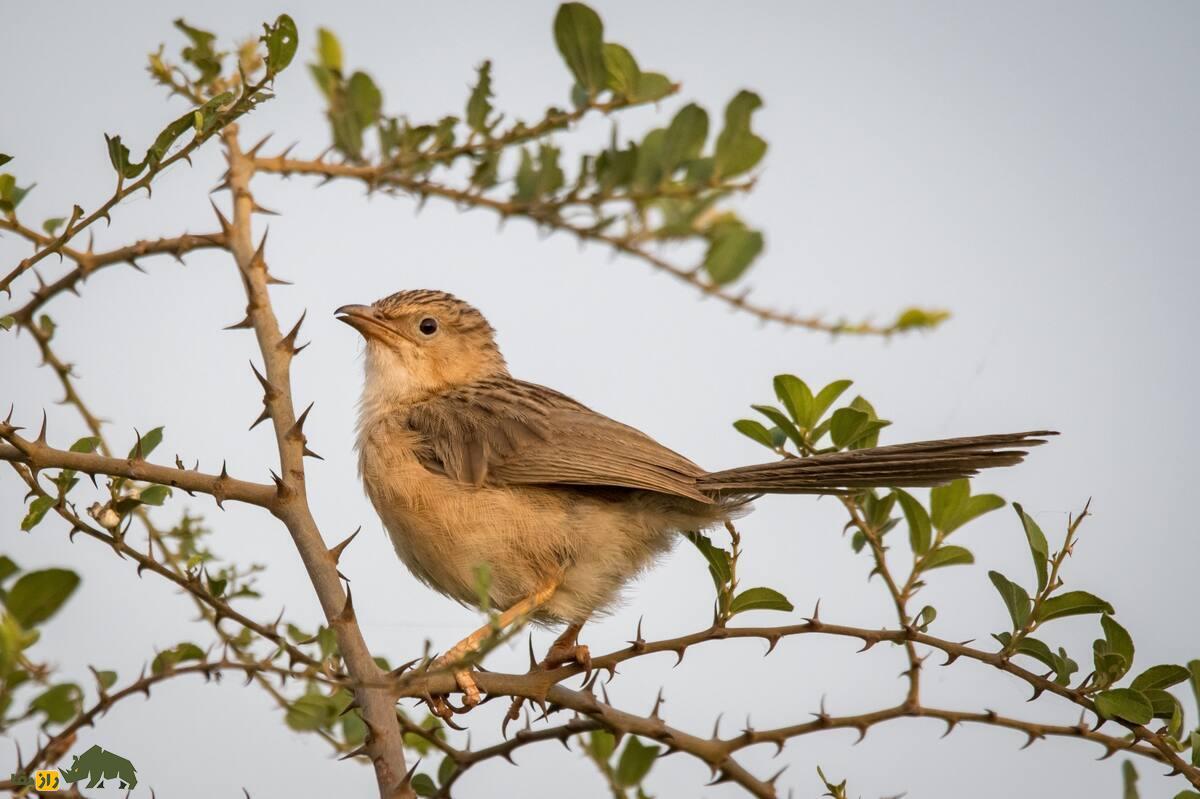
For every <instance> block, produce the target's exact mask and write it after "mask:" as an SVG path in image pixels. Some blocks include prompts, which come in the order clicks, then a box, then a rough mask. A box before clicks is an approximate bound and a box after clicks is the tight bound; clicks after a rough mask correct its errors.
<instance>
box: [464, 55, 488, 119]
mask: <svg viewBox="0 0 1200 799" xmlns="http://www.w3.org/2000/svg"><path fill="white" fill-rule="evenodd" d="M477 73H478V75H479V78H478V80H476V81H475V88H473V89H472V90H471V96H470V97H469V98H468V99H467V117H466V118H467V125H468V127H470V128H471V130H474V131H476V132H478V133H487V132H488V130H490V129H491V127H492V123H491V122H489V117H491V115H492V110H493V109H492V102H491V98H492V62H491V61H484V62H483V63H482V64H480V65H479V69H478V70H477Z"/></svg>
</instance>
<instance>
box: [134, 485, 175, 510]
mask: <svg viewBox="0 0 1200 799" xmlns="http://www.w3.org/2000/svg"><path fill="white" fill-rule="evenodd" d="M169 496H171V489H169V488H167V487H166V486H161V485H152V486H147V487H146V488H143V489H142V491H141V493H140V494H138V499H139V500H141V502H142V504H143V505H156V506H157V505H161V504H163V501H164V500H165V499H166V498H167V497H169Z"/></svg>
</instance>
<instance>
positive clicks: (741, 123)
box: [715, 90, 767, 178]
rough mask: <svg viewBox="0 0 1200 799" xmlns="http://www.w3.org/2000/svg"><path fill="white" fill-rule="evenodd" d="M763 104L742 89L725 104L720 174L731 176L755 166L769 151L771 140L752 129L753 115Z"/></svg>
mask: <svg viewBox="0 0 1200 799" xmlns="http://www.w3.org/2000/svg"><path fill="white" fill-rule="evenodd" d="M761 107H762V99H761V98H760V97H759V96H758V95H757V94H755V93H754V92H750V91H745V90H743V91H740V92H738V93H737V96H736V97H734V98H733V99H732V100H730V101H729V105H727V106H725V128H724V129H723V130H722V131H721V135H720V136H718V137H717V152H716V163H715V166H716V174H717V176H718V177H720V178H730V177H733V176H735V175H740V174H742V173H743V172H747V171H749V170H751V169H753V168H754V167H755V166H756V165H757V164H758V162H759V161H761V160H762V157H763V156H764V155H765V154H766V152H767V143H766V141H764V140H763V139H762V138H760V137H759V136H758V135H756V134H755V133H754V132H753V131H751V130H750V117H751V115H752V114H753V113H754V112H755V111H756V110H758V109H759V108H761Z"/></svg>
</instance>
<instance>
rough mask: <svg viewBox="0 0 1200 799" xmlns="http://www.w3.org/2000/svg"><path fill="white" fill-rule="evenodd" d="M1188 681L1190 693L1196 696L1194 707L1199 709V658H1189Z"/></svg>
mask: <svg viewBox="0 0 1200 799" xmlns="http://www.w3.org/2000/svg"><path fill="white" fill-rule="evenodd" d="M1187 667H1188V682H1189V683H1191V686H1192V694H1194V695H1195V697H1196V708H1197V710H1200V660H1189V661H1188V664H1187Z"/></svg>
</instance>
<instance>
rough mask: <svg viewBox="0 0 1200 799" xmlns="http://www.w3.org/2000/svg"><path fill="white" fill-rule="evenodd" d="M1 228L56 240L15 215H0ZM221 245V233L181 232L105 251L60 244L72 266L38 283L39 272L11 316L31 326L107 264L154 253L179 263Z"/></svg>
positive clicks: (45, 242) (42, 243) (46, 243)
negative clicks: (45, 309) (34, 284)
mask: <svg viewBox="0 0 1200 799" xmlns="http://www.w3.org/2000/svg"><path fill="white" fill-rule="evenodd" d="M0 230H11V231H13V232H15V233H17V234H18V235H20V236H22V237H24V238H26V239H28V240H29V241H31V242H33V243H34V245H35V246H37V247H41V248H45V247H50V246H52V245H53V244H54V241H55V239H52V238H51V237H49V236H44V235H42V234H41V233H38V232H37V231H36V230H33V229H31V228H28V227H26V226H24V225H22V224H21V223H20V222H18V221H17V220H16V219H15V218H11V219H5V218H3V217H0ZM224 246H225V240H224V236H223V235H222V234H221V233H202V234H192V233H184V234H183V235H182V236H171V237H166V238H159V239H144V240H141V241H136V242H134V243H133V244H129V245H126V246H124V247H118V248H116V249H113V250H107V251H104V252H93V251H92V248H91V245H90V244H89V245H88V249H86V250H77V249H73V248H71V247H67V246H66V245H63V246H61V247H60V248H59V252H60V253H61V254H62V255H64V256H66V257H67V258H69V259H70V260H72V261H73V262H74V263H75V266H74V267H72V268H71V269H69V270H67V271H66V272H65V273H63V275H62V276H61V277H59V278H57V279H56V280H54V281H53V282H51V283H41V282H40V278H41V276H40V275H39V276H38V278H39V285H38V288H37V289H36V290H35V291H34V292H33V296H32V297H31V298H30V299H29V301H28V302H26V303H25V304H24V305H22V306H21V307H20V308H18V309H16V310H15V311H12V312H11V314H10V315H11V316H12V317H13V318H14V319H15V320H16V321H17V322H18V323H19V324H22V325H31V324H32V323H33V317H34V314H36V313H37V312H38V310H39V309H41V308H42V306H44V305H45V304H46V303H47V302H49V301H50V300H51V299H53V298H54V297H56V296H57V295H59V294H61V293H62V292H64V291H76V287H77V286H78V285H79V283H80V282H82V281H84V280H86V279H87V278H88V277H89V276H91V275H93V274H95V273H96V272H98V271H99V270H101V269H103V268H105V267H107V266H113V265H114V264H129V265H130V266H133V267H135V268H138V269H140V268H141V267H140V265H139V264H138V261H137V259H139V258H146V257H149V256H153V255H171V256H173V257H174V258H175V259H176V260H178V261H180V262H182V261H183V256H184V255H185V254H186V253H189V252H192V251H193V250H199V249H205V248H221V247H224Z"/></svg>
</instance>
